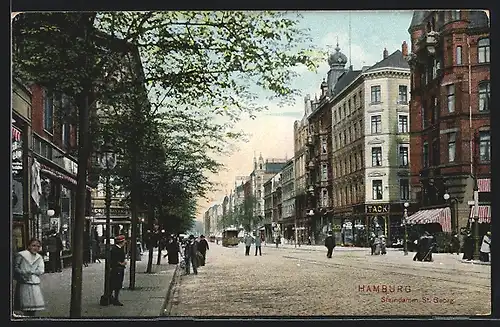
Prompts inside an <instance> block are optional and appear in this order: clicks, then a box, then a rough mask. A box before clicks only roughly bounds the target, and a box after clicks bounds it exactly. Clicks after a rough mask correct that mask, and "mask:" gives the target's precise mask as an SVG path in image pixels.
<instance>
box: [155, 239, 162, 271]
mask: <svg viewBox="0 0 500 327" xmlns="http://www.w3.org/2000/svg"><path fill="white" fill-rule="evenodd" d="M160 264H161V246H160V242H158V258H157V259H156V265H157V266H159V265H160Z"/></svg>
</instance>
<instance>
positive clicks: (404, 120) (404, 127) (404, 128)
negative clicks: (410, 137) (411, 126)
mask: <svg viewBox="0 0 500 327" xmlns="http://www.w3.org/2000/svg"><path fill="white" fill-rule="evenodd" d="M398 133H408V116H407V115H399V117H398Z"/></svg>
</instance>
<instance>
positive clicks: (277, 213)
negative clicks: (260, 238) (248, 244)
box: [264, 172, 283, 242]
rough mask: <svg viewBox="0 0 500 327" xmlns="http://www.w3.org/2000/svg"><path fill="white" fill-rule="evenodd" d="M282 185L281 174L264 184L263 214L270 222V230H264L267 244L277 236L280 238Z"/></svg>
mask: <svg viewBox="0 0 500 327" xmlns="http://www.w3.org/2000/svg"><path fill="white" fill-rule="evenodd" d="M281 186H282V183H281V173H280V172H279V173H277V174H274V175H273V176H272V177H271V178H269V179H268V180H267V181H266V182H265V183H264V210H265V211H264V214H265V220H266V221H270V222H271V223H270V225H271V228H266V229H265V238H266V241H267V242H272V241H273V240H274V239H275V238H276V236H277V235H281V236H282V232H283V229H282V226H281V224H280V223H279V221H280V220H281V216H282V188H281Z"/></svg>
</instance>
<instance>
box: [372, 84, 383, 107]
mask: <svg viewBox="0 0 500 327" xmlns="http://www.w3.org/2000/svg"><path fill="white" fill-rule="evenodd" d="M380 101H381V92H380V85H376V86H372V97H371V102H372V103H379V102H380Z"/></svg>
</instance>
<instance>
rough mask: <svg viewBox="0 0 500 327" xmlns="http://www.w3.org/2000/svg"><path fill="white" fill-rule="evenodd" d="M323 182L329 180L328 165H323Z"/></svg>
mask: <svg viewBox="0 0 500 327" xmlns="http://www.w3.org/2000/svg"><path fill="white" fill-rule="evenodd" d="M321 180H322V181H326V180H328V166H327V165H321Z"/></svg>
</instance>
